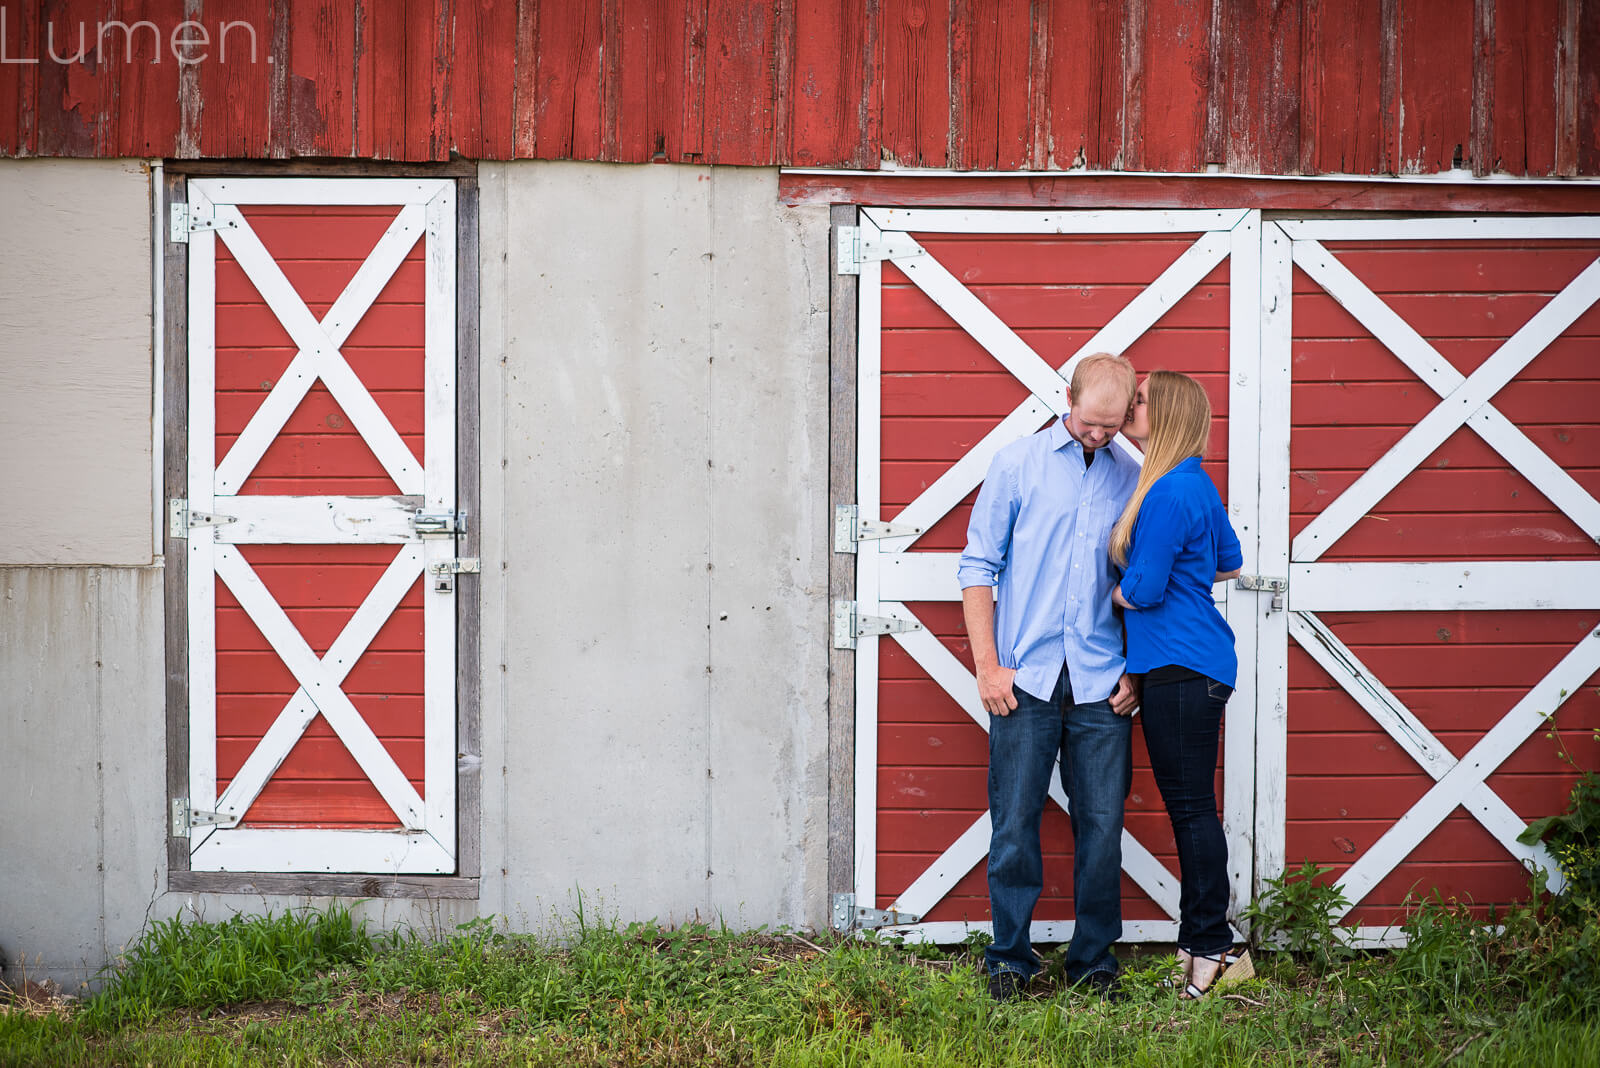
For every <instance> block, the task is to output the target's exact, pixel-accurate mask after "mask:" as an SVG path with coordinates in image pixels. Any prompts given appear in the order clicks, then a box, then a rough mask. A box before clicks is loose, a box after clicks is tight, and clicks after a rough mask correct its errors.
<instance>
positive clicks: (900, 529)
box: [833, 504, 922, 553]
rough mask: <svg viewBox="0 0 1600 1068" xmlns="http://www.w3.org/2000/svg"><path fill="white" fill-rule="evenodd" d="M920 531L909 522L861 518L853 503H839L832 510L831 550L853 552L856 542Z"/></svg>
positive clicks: (898, 536)
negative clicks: (888, 521) (887, 521)
mask: <svg viewBox="0 0 1600 1068" xmlns="http://www.w3.org/2000/svg"><path fill="white" fill-rule="evenodd" d="M921 533H922V528H921V527H919V526H913V525H912V524H910V523H885V522H884V521H882V520H880V519H862V518H861V509H860V507H859V506H857V505H854V504H841V505H839V506H838V507H836V508H834V510H833V551H834V552H836V553H853V552H855V551H856V543H857V542H863V541H876V540H878V539H880V538H909V537H914V536H915V535H918V534H921Z"/></svg>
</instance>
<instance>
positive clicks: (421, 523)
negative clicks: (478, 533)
mask: <svg viewBox="0 0 1600 1068" xmlns="http://www.w3.org/2000/svg"><path fill="white" fill-rule="evenodd" d="M411 529H412V530H414V531H416V532H417V537H419V538H453V537H455V536H456V535H457V534H465V533H466V532H467V513H465V512H424V511H423V510H422V509H420V508H419V509H417V513H416V515H413V516H412V517H411Z"/></svg>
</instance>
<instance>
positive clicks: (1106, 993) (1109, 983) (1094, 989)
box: [1073, 971, 1128, 1001]
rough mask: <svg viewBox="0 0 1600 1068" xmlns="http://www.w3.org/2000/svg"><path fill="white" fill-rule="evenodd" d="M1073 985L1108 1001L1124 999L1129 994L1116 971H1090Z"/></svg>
mask: <svg viewBox="0 0 1600 1068" xmlns="http://www.w3.org/2000/svg"><path fill="white" fill-rule="evenodd" d="M1073 985H1074V986H1077V987H1079V988H1080V989H1082V990H1083V991H1085V992H1086V993H1090V994H1094V995H1097V996H1099V997H1102V998H1105V999H1106V1000H1107V1001H1122V1000H1124V999H1125V998H1127V996H1128V993H1127V991H1125V990H1123V989H1122V980H1121V978H1119V977H1118V975H1117V973H1116V972H1104V971H1101V972H1090V973H1089V974H1088V975H1086V976H1084V977H1083V978H1082V979H1079V980H1078V981H1077V982H1076V983H1075V984H1073Z"/></svg>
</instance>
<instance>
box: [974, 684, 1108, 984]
mask: <svg viewBox="0 0 1600 1068" xmlns="http://www.w3.org/2000/svg"><path fill="white" fill-rule="evenodd" d="M1013 692H1014V693H1015V694H1016V698H1017V707H1016V709H1015V711H1013V712H1012V713H1011V714H1010V715H1008V716H990V717H989V813H990V818H991V820H992V823H993V832H992V835H991V837H990V839H989V911H990V914H991V915H992V916H993V918H994V942H993V944H992V945H990V946H989V948H988V950H987V951H986V952H985V954H984V956H985V958H986V960H987V962H988V966H989V971H990V972H991V973H995V972H1000V971H1011V972H1016V973H1018V974H1019V975H1022V976H1025V977H1031V976H1032V975H1033V974H1034V973H1035V972H1036V971H1038V970H1039V959H1038V957H1037V956H1035V955H1034V952H1033V946H1032V943H1031V941H1030V940H1029V937H1028V927H1029V924H1030V923H1031V922H1032V920H1033V907H1034V905H1035V904H1037V903H1038V900H1039V894H1040V892H1041V890H1042V889H1043V887H1044V861H1043V857H1042V855H1041V848H1040V842H1039V821H1040V819H1041V818H1042V816H1043V814H1044V806H1045V802H1046V800H1047V799H1048V796H1049V790H1050V774H1051V772H1052V771H1053V770H1054V766H1055V762H1056V758H1057V756H1059V757H1060V759H1061V786H1062V788H1063V789H1064V790H1065V791H1066V794H1067V800H1068V802H1069V803H1070V812H1069V816H1070V819H1071V821H1072V839H1073V857H1072V901H1073V909H1074V912H1075V913H1076V916H1077V921H1076V923H1075V924H1074V927H1073V934H1072V944H1071V946H1069V947H1068V949H1067V961H1066V971H1067V979H1068V981H1070V982H1076V981H1077V980H1079V979H1081V978H1083V977H1084V976H1085V975H1088V974H1089V973H1090V972H1102V971H1103V972H1113V973H1115V972H1116V970H1117V958H1116V957H1115V956H1114V955H1113V954H1112V952H1111V945H1112V943H1113V942H1115V941H1116V940H1117V939H1119V938H1121V937H1122V808H1123V802H1124V801H1125V800H1126V798H1127V796H1128V789H1129V786H1130V785H1131V783H1132V777H1131V771H1130V767H1131V763H1132V749H1131V747H1132V744H1133V729H1132V726H1133V724H1132V720H1131V719H1129V718H1127V717H1125V716H1119V715H1117V714H1116V713H1114V712H1112V711H1111V702H1110V701H1092V702H1090V703H1088V704H1081V705H1080V704H1074V703H1073V701H1072V688H1071V685H1070V684H1069V683H1068V681H1067V669H1066V668H1064V667H1063V668H1062V669H1061V678H1060V679H1059V680H1057V682H1056V685H1055V691H1054V692H1053V693H1052V694H1051V695H1050V700H1048V701H1041V700H1039V699H1038V698H1037V697H1034V696H1033V695H1031V694H1028V693H1025V692H1023V691H1022V690H1020V689H1015V688H1013Z"/></svg>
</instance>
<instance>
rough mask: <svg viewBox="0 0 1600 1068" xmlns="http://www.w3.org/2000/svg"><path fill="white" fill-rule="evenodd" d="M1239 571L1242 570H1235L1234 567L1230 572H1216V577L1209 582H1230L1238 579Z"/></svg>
mask: <svg viewBox="0 0 1600 1068" xmlns="http://www.w3.org/2000/svg"><path fill="white" fill-rule="evenodd" d="M1241 570H1242V569H1241V568H1237V567H1236V568H1234V569H1233V570H1232V571H1218V572H1217V577H1216V578H1214V579H1212V580H1211V581H1212V582H1232V581H1233V580H1234V579H1236V578H1238V577H1239V572H1240V571H1241Z"/></svg>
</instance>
